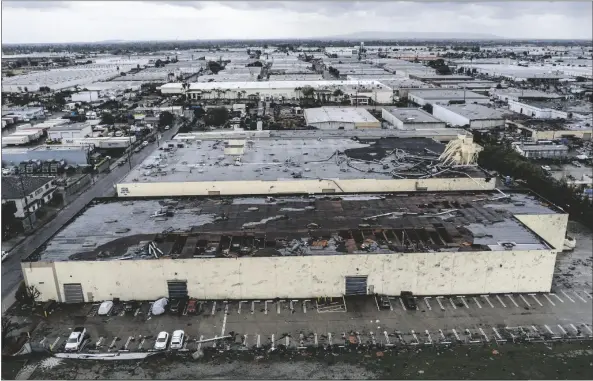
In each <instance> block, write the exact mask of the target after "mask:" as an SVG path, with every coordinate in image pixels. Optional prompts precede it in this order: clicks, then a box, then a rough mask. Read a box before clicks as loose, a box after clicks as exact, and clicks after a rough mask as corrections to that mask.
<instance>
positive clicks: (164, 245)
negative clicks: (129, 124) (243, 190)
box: [28, 192, 555, 261]
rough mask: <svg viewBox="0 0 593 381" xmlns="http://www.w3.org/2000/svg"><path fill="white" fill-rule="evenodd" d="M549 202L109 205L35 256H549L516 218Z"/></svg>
mask: <svg viewBox="0 0 593 381" xmlns="http://www.w3.org/2000/svg"><path fill="white" fill-rule="evenodd" d="M545 205H546V204H544V203H541V202H540V201H539V200H537V199H535V198H534V197H532V196H529V195H525V194H513V195H511V197H510V198H508V199H500V196H499V195H498V194H497V193H493V192H478V193H475V192H473V193H472V192H465V193H455V194H443V193H440V194H414V195H410V194H399V195H398V194H390V195H372V196H369V195H347V196H340V197H336V196H329V197H328V196H316V197H314V196H302V197H296V196H286V197H278V198H276V199H272V198H261V197H260V198H257V197H252V198H242V197H236V198H195V197H194V198H191V199H158V200H146V199H144V200H132V201H123V202H122V201H104V200H102V201H97V202H94V203H92V204H91V205H90V206H89V207H87V209H85V210H84V211H83V212H82V213H81V214H80V215H79V216H78V217H76V218H75V219H74V220H73V221H71V222H70V223H69V224H68V225H66V226H65V227H64V228H62V230H61V231H59V232H58V233H57V234H56V235H55V236H54V237H53V238H51V239H50V240H49V241H48V242H47V244H46V245H44V247H42V248H41V249H40V250H39V251H37V252H36V253H34V254H33V255H32V256H31V257H29V258H28V260H30V261H35V260H42V261H67V260H100V261H101V260H109V259H119V260H124V259H156V258H155V257H159V258H160V257H163V258H173V259H175V258H195V257H197V258H199V257H227V258H233V257H237V256H295V255H300V256H302V255H348V254H360V253H366V254H373V253H375V254H389V253H414V252H416V253H418V252H421V253H426V252H439V251H447V252H451V251H493V252H496V251H504V250H507V249H508V248H509V245H510V246H512V248H513V249H514V250H549V249H550V248H549V246H548V244H547V243H546V242H545V241H544V240H543V239H542V238H540V237H539V236H538V235H537V234H535V233H534V232H533V231H532V230H530V229H529V228H527V227H526V226H525V225H523V224H522V223H521V222H519V220H517V219H516V218H515V217H514V215H516V214H551V213H552V214H553V213H555V212H554V211H552V210H551V209H549V208H548V207H547V206H545ZM149 242H154V244H155V245H156V247H157V248H158V249H159V250H160V251H161V252H162V253H159V252H157V254H156V255H155V254H154V252H150V250H149V249H148V244H149Z"/></svg>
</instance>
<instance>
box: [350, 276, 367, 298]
mask: <svg viewBox="0 0 593 381" xmlns="http://www.w3.org/2000/svg"><path fill="white" fill-rule="evenodd" d="M367 278H368V277H367V276H347V277H346V296H348V295H366V294H367Z"/></svg>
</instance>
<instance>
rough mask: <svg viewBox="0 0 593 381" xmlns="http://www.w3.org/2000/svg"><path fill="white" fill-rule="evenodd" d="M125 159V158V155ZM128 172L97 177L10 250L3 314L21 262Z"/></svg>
mask: <svg viewBox="0 0 593 381" xmlns="http://www.w3.org/2000/svg"><path fill="white" fill-rule="evenodd" d="M178 128H179V125H178V124H175V125H174V126H173V128H171V129H170V130H169V131H164V132H162V133H161V134H162V138H161V142H164V141H166V140H169V139H171V138H172V137H173V135H175V133H176V131H177V130H178ZM156 149H157V143H156V142H154V143H150V144H149V145H148V146H147V147H146V148H144V149H143V150H142V151H140V152H138V153H134V154H133V155H132V156H131V163H132V167H135V166H136V165H138V164H140V163H141V162H142V161H143V160H144V159H146V158H147V157H148V156H149V155H151V154H152V153H153V152H154V151H155V150H156ZM126 157H127V155H126ZM129 171H130V166H129V164H128V163H126V164H125V165H122V166H115V167H114V168H113V169H112V170H111V172H109V173H108V174H107V175H106V176H103V177H101V178H99V179H98V180H97V181H96V182H95V184H94V185H92V186H91V187H90V188H88V189H87V190H86V191H84V192H83V193H82V194H80V196H78V198H76V199H75V200H74V201H72V202H71V203H70V204H68V205H66V206H65V207H64V208H63V209H62V210H61V211H60V212H59V213H58V214H57V215H56V217H55V218H54V219H53V220H52V221H50V222H49V223H47V224H46V225H44V226H42V227H41V228H39V229H38V230H37V231H36V232H35V233H34V234H32V235H30V236H29V237H27V238H26V239H25V240H24V241H23V242H22V243H21V244H19V245H18V246H16V247H15V248H14V249H12V250H11V251H10V256H9V257H8V258H7V259H6V260H5V261H4V262H3V263H2V312H4V311H5V309H6V308H8V307H10V306H11V305H12V304H13V303H14V292H15V291H16V288H17V287H18V284H19V283H20V281H21V279H23V274H22V271H21V265H20V263H21V261H22V260H23V259H25V258H26V257H28V256H29V255H30V254H31V253H33V252H34V251H35V250H37V249H38V248H39V247H40V246H41V245H43V244H44V243H45V242H46V241H47V240H48V239H49V238H51V237H52V236H53V235H54V234H56V233H57V232H58V230H60V229H61V228H62V227H63V226H64V225H65V224H66V223H68V221H69V220H70V219H71V218H72V217H74V216H75V215H76V214H77V213H78V212H80V211H81V210H82V209H83V208H84V207H85V206H86V205H87V204H88V203H89V202H91V200H93V199H94V198H97V197H109V196H114V195H115V184H117V183H118V182H119V181H120V180H121V179H123V178H124V176H126V175H127V174H128V172H129Z"/></svg>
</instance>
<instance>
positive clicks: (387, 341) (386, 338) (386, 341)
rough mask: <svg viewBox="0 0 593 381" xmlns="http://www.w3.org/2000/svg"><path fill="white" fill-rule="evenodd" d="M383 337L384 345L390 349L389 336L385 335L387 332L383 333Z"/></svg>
mask: <svg viewBox="0 0 593 381" xmlns="http://www.w3.org/2000/svg"><path fill="white" fill-rule="evenodd" d="M383 336H385V345H386V346H388V347H390V346H391V341H389V335H388V334H387V331H383Z"/></svg>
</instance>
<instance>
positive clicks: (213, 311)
mask: <svg viewBox="0 0 593 381" xmlns="http://www.w3.org/2000/svg"><path fill="white" fill-rule="evenodd" d="M215 312H216V302H213V303H212V315H214V313H215Z"/></svg>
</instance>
